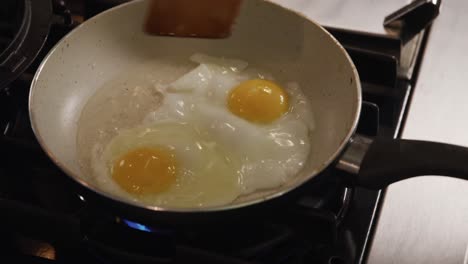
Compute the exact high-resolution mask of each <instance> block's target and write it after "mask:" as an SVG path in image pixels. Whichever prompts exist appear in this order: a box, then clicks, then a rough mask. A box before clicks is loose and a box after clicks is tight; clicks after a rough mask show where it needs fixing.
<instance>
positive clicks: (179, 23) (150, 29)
mask: <svg viewBox="0 0 468 264" xmlns="http://www.w3.org/2000/svg"><path fill="white" fill-rule="evenodd" d="M241 2H242V0H151V3H150V7H149V12H148V14H147V16H146V22H145V31H146V32H147V33H148V34H152V35H160V36H175V37H198V38H225V37H228V36H229V35H230V33H231V28H232V25H233V23H234V21H235V18H236V16H237V14H238V12H239V8H240V5H241Z"/></svg>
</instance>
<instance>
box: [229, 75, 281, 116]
mask: <svg viewBox="0 0 468 264" xmlns="http://www.w3.org/2000/svg"><path fill="white" fill-rule="evenodd" d="M227 103H228V108H229V110H230V111H231V112H232V113H233V114H235V115H237V116H239V117H241V118H243V119H246V120H248V121H251V122H255V123H271V122H273V121H274V120H276V119H277V118H279V117H280V116H281V115H283V114H284V113H285V112H286V111H287V110H288V107H289V106H288V96H287V94H286V92H285V91H284V89H283V88H281V87H280V86H279V85H277V84H275V83H274V82H271V81H267V80H262V79H254V80H248V81H245V82H242V83H241V84H239V85H238V86H236V87H234V88H233V89H232V90H231V92H230V94H229V96H228V102H227Z"/></svg>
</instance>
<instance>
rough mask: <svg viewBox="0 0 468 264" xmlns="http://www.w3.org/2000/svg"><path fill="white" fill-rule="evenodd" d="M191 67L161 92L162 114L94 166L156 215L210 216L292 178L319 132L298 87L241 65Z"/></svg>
mask: <svg viewBox="0 0 468 264" xmlns="http://www.w3.org/2000/svg"><path fill="white" fill-rule="evenodd" d="M191 60H192V61H193V62H195V63H198V66H197V67H195V68H194V69H193V70H191V71H189V72H188V73H186V74H184V75H182V76H181V77H179V78H178V79H177V80H175V81H174V82H172V83H168V84H164V85H161V84H159V85H157V87H155V89H157V90H158V92H159V93H161V94H162V97H163V100H162V104H161V106H160V107H159V108H158V109H157V110H155V111H153V112H150V113H148V114H147V116H146V118H145V119H144V122H143V123H142V124H141V125H140V126H139V127H136V128H133V129H128V130H126V131H122V132H120V133H119V134H118V135H117V136H116V137H115V138H113V139H112V140H111V142H110V143H109V144H107V146H106V147H105V150H104V154H103V156H102V157H101V159H96V162H95V163H100V164H105V166H99V164H96V167H100V169H99V170H100V174H106V176H107V179H111V180H103V182H106V183H107V184H109V185H113V187H112V188H109V189H119V193H120V194H123V193H124V194H123V196H126V197H131V198H132V199H137V200H140V201H143V202H145V203H147V204H151V205H155V206H164V207H176V208H180V207H183V208H192V207H204V206H208V207H209V206H217V205H225V204H229V203H231V202H232V201H234V200H235V199H236V198H237V197H239V196H240V195H245V194H249V193H252V192H255V191H256V190H262V189H270V188H276V187H279V186H281V185H282V184H284V183H285V182H286V181H288V180H289V179H291V178H292V177H294V176H295V175H296V174H297V173H298V172H299V171H300V170H301V169H302V167H303V166H304V163H305V161H306V160H307V158H308V155H309V149H310V142H309V133H311V131H312V130H313V129H314V122H313V116H312V111H311V106H310V103H309V102H308V100H307V99H306V97H305V96H304V94H303V93H302V91H301V89H300V87H299V85H298V84H297V83H294V82H288V83H284V85H283V84H282V83H280V82H279V81H276V80H275V79H274V78H273V76H272V75H271V74H269V73H268V72H265V71H261V70H258V69H255V68H253V67H250V68H249V67H248V63H247V62H244V61H241V60H233V59H224V58H215V57H209V56H206V55H202V54H195V55H193V56H192V57H191ZM104 167H105V168H104ZM110 182H111V183H110Z"/></svg>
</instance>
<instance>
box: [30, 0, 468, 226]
mask: <svg viewBox="0 0 468 264" xmlns="http://www.w3.org/2000/svg"><path fill="white" fill-rule="evenodd" d="M147 5H148V1H145V0H140V1H138V0H137V1H133V2H130V3H127V4H123V5H120V6H117V7H115V8H113V9H110V10H108V11H106V12H104V13H101V14H99V15H97V16H95V17H93V18H91V19H89V20H88V21H86V22H85V23H83V24H81V25H80V26H79V27H78V28H76V29H75V30H73V31H72V32H71V33H70V34H68V35H67V36H66V37H65V38H63V39H62V40H61V41H60V42H59V43H58V44H57V45H56V46H55V47H54V48H53V49H52V50H51V51H50V53H49V54H48V55H47V57H46V58H45V59H44V61H43V62H42V64H41V65H40V67H39V69H38V71H37V73H36V75H35V77H34V81H33V83H32V85H31V90H30V97H29V111H30V118H31V124H32V128H33V130H34V133H35V135H36V137H37V139H38V141H39V143H40V145H41V146H42V148H43V149H44V151H45V152H46V153H47V154H48V156H49V157H50V158H51V159H52V160H53V161H54V162H55V164H56V165H58V166H59V167H60V168H61V169H62V170H63V171H64V172H65V173H66V174H67V175H68V176H69V177H71V179H73V180H74V181H75V182H77V183H78V184H79V186H81V188H82V189H84V190H86V191H87V192H89V193H90V196H93V197H96V199H99V200H102V201H105V203H109V204H110V205H112V206H114V207H116V208H120V209H123V210H127V211H129V212H132V213H131V214H134V213H135V212H139V213H142V212H143V213H144V214H146V215H148V216H149V219H155V218H158V217H159V216H161V215H187V214H192V215H196V214H203V215H212V214H216V213H222V212H230V211H236V210H241V209H244V208H251V207H254V206H256V205H259V204H262V203H267V202H269V201H272V200H275V199H274V198H279V197H284V196H285V194H287V193H290V192H291V191H293V190H296V189H298V188H299V187H300V186H303V185H304V184H306V183H313V181H314V180H315V179H316V178H318V177H319V176H323V175H324V173H323V172H324V171H326V170H327V169H330V168H334V167H338V168H339V169H341V170H344V171H346V172H349V173H350V174H349V175H348V174H347V175H348V176H347V177H346V179H345V180H346V181H347V182H348V183H349V184H356V185H360V186H364V187H367V188H374V189H379V188H383V187H385V186H387V185H389V184H391V183H393V182H395V181H399V180H403V179H406V178H409V177H414V176H420V175H434V174H435V175H447V176H453V177H459V178H463V179H468V166H467V165H466V160H467V159H468V150H467V149H466V148H463V147H460V146H454V145H447V144H442V143H435V142H423V141H411V140H380V139H376V140H372V139H369V138H365V137H362V136H360V135H356V134H355V128H356V124H357V121H358V118H359V115H360V110H361V93H362V91H361V86H360V81H359V75H358V72H357V71H356V68H355V66H354V65H353V62H352V61H351V59H350V57H349V56H348V54H347V53H346V51H345V49H344V48H343V47H342V46H341V45H340V43H338V41H337V40H336V39H334V38H333V36H332V35H330V34H329V33H328V32H327V31H326V30H325V29H324V28H322V27H321V26H320V25H318V24H317V23H315V22H313V21H311V20H309V19H307V18H305V17H303V16H301V15H299V14H297V13H294V12H293V11H291V10H288V9H286V8H284V7H281V6H279V5H276V4H274V3H271V2H268V1H260V0H249V1H244V3H243V6H242V8H241V12H240V16H239V17H238V19H237V22H236V25H235V27H234V29H233V32H232V36H231V37H229V38H226V39H221V40H207V39H194V38H192V39H191V38H169V37H154V36H147V35H146V34H144V33H143V30H142V25H143V22H144V21H143V20H144V14H145V13H146V8H147ZM194 53H205V54H209V55H212V56H222V57H231V58H239V59H243V60H246V61H248V62H252V63H255V64H256V65H258V66H260V67H264V68H267V69H269V71H271V73H272V74H273V76H275V75H281V76H286V77H287V78H288V79H289V80H293V81H295V82H298V83H299V84H300V86H301V87H302V89H303V92H304V93H305V95H306V96H307V97H308V99H309V100H310V102H311V105H312V108H313V113H314V117H315V124H316V128H315V130H314V131H313V133H312V135H311V149H310V155H309V158H308V160H307V162H306V165H305V167H304V169H303V170H302V171H301V172H300V173H298V175H296V176H295V177H293V178H292V179H291V180H290V181H288V182H286V183H285V184H283V185H282V186H280V187H278V188H275V189H271V190H264V191H261V192H257V193H254V194H252V195H248V196H243V197H240V198H239V199H237V200H235V201H234V202H232V203H231V204H228V205H224V206H215V207H208V208H206V207H203V208H183V209H174V208H163V207H152V206H146V205H142V204H140V203H138V202H135V201H128V200H126V199H123V198H120V197H119V196H116V195H114V194H112V193H111V192H108V191H106V190H103V189H102V188H99V186H98V185H97V184H96V182H95V180H94V179H93V178H92V177H90V176H89V175H88V174H86V173H84V172H83V171H82V169H81V167H80V165H79V162H78V158H77V131H78V129H79V128H78V123H79V122H78V121H79V119H80V114H81V113H82V110H83V108H84V106H85V105H86V103H87V102H88V100H90V98H92V97H93V95H94V94H95V93H96V92H97V91H98V90H99V89H100V88H101V87H102V86H103V85H104V84H105V83H106V82H107V81H109V80H112V79H113V78H116V77H118V76H120V75H122V74H125V73H126V72H128V71H129V69H131V68H133V67H134V66H135V65H139V64H144V63H145V62H146V61H148V60H161V61H186V60H188V58H189V57H190V55H192V54H194ZM350 175H351V176H350ZM135 214H136V213H135ZM187 219H190V221H192V219H191V218H187Z"/></svg>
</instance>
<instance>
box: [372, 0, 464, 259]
mask: <svg viewBox="0 0 468 264" xmlns="http://www.w3.org/2000/svg"><path fill="white" fill-rule="evenodd" d="M467 10H468V1H465V0H445V1H443V2H442V9H441V13H440V15H439V17H438V18H437V19H436V21H435V22H434V24H433V27H432V30H431V33H430V36H429V39H428V44H427V47H426V51H425V53H424V58H423V61H422V65H421V69H420V73H419V78H418V81H417V83H416V85H415V88H414V89H415V90H414V93H413V97H412V100H411V102H410V104H409V107H410V108H409V112H408V115H407V120H406V122H405V124H404V128H403V133H402V137H403V138H407V139H423V140H431V141H440V142H446V143H452V144H458V145H463V146H468V73H467V71H468V52H467V48H468V33H467V28H468V16H467V15H466V14H465V13H466V11H467ZM467 164H468V157H467ZM467 246H468V182H465V181H462V180H458V179H451V178H447V177H437V176H430V177H419V178H414V179H410V180H406V181H403V182H399V183H395V184H393V185H391V186H389V187H388V188H387V190H386V194H385V198H384V200H383V206H382V208H381V213H380V218H379V219H378V222H377V227H376V230H375V236H374V239H373V242H372V244H371V248H370V253H369V257H368V263H370V264H374V263H379V264H385V263H401V264H405V263H411V264H418V263H425V264H426V263H444V264H451V263H457V264H462V263H463V264H466V263H468V251H467Z"/></svg>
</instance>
